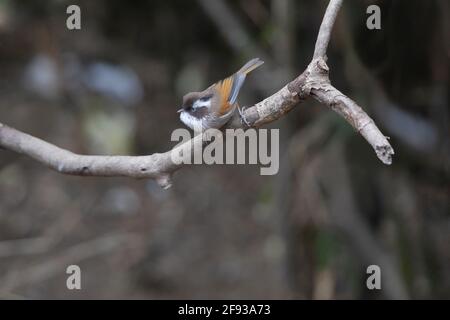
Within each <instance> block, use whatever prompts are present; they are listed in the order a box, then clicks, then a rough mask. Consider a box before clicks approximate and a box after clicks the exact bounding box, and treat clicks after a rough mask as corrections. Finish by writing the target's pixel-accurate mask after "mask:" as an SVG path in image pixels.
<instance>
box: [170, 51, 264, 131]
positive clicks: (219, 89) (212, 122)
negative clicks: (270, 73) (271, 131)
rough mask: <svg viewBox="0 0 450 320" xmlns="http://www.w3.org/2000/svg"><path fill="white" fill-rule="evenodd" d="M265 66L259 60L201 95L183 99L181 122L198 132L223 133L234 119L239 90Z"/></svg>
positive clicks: (248, 64)
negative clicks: (248, 75)
mask: <svg viewBox="0 0 450 320" xmlns="http://www.w3.org/2000/svg"><path fill="white" fill-rule="evenodd" d="M263 63H264V61H262V60H261V59H259V58H255V59H252V60H250V61H249V62H247V63H246V64H245V65H244V66H243V67H242V68H241V69H239V71H238V72H236V73H235V74H233V75H232V76H230V77H228V78H226V79H224V80H221V81H219V82H217V83H215V84H213V85H212V86H210V87H209V88H208V89H206V90H204V91H201V92H190V93H188V94H186V95H185V96H184V97H183V105H182V108H181V109H180V110H178V112H179V113H180V120H181V121H182V122H183V123H184V124H185V125H187V126H188V127H189V128H191V129H193V130H194V131H202V130H207V129H210V128H215V129H219V128H221V127H222V126H223V125H225V124H226V123H227V122H228V120H230V118H231V117H232V116H233V114H234V111H235V110H236V108H237V109H238V110H239V113H240V114H241V118H242V119H243V120H244V121H245V119H244V118H243V117H242V113H241V111H240V109H239V106H238V104H237V102H236V100H237V96H238V94H239V90H241V88H242V85H243V84H244V81H245V77H246V76H247V74H248V73H249V72H251V71H253V70H255V69H256V68H258V67H259V66H261V65H262V64H263Z"/></svg>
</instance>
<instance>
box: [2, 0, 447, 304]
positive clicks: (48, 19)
mask: <svg viewBox="0 0 450 320" xmlns="http://www.w3.org/2000/svg"><path fill="white" fill-rule="evenodd" d="M71 4H78V5H79V6H80V8H81V30H68V29H67V28H66V19H67V18H68V16H69V15H68V14H67V13H66V8H67V7H68V6H69V5H71ZM370 4H377V5H379V6H380V8H381V26H382V29H381V30H368V29H367V28H366V19H367V17H368V15H367V14H366V8H367V6H368V5H370ZM326 5H327V1H306V0H303V1H294V0H245V1H225V0H214V1H210V0H197V1H182V0H176V1H175V0H174V1H144V0H139V1H133V2H132V3H131V2H126V1H118V0H113V1H106V0H99V1H95V2H94V1H87V0H85V1H63V0H61V1H57V0H52V1H12V0H0V70H1V77H0V121H1V122H2V123H5V124H7V125H10V126H12V127H15V128H17V129H19V130H22V131H24V132H27V133H30V134H32V135H34V136H37V137H40V138H42V139H45V140H47V141H49V142H51V143H54V144H56V145H58V146H60V147H63V148H66V149H69V150H71V151H74V152H77V153H85V154H129V155H143V154H151V153H154V152H163V151H167V150H169V149H170V148H171V147H172V146H173V145H174V143H173V142H170V134H171V132H172V131H173V130H174V129H176V128H180V127H183V126H182V124H181V123H180V121H179V119H178V114H177V113H176V112H175V111H176V110H177V109H178V108H179V106H180V103H181V98H182V96H183V94H184V93H186V92H189V91H197V90H201V89H203V88H205V87H207V86H208V85H209V84H211V83H213V82H214V81H216V80H219V79H222V78H224V77H225V76H227V75H229V74H231V73H233V72H235V71H236V70H237V69H238V68H239V67H240V66H241V65H242V64H243V63H245V62H246V61H247V60H248V59H249V58H252V57H260V58H262V59H263V60H265V62H266V63H265V64H264V66H263V67H262V68H260V69H258V70H257V71H255V72H254V73H252V74H251V76H250V77H249V78H248V80H247V82H246V84H245V86H244V90H242V92H241V95H240V103H241V105H250V104H253V103H255V102H258V101H260V100H261V99H263V98H264V97H266V96H268V95H270V94H271V93H274V92H275V91H277V90H278V89H280V88H281V87H282V86H283V85H285V84H286V83H287V82H288V81H290V80H292V79H293V78H294V77H296V76H297V75H298V74H300V73H301V72H302V71H303V70H304V69H305V68H306V66H307V64H308V63H309V61H310V59H311V56H312V53H313V48H314V44H315V40H316V36H317V32H318V29H319V26H320V23H321V20H322V17H323V14H324V12H325V8H326ZM449 15H450V3H449V2H448V1H446V0H430V1H423V0H413V1H411V0H408V1H407V0H395V1H376V0H373V1H346V2H345V3H344V7H343V9H342V10H341V12H340V13H339V17H338V21H337V23H336V25H335V28H334V30H333V34H332V40H331V44H330V48H329V50H328V57H329V60H328V64H329V66H330V68H331V75H330V76H331V79H332V82H333V84H334V85H335V86H336V87H337V88H339V89H340V90H341V91H343V92H344V93H346V94H348V95H349V96H350V97H352V98H353V99H354V100H356V101H357V102H358V103H359V104H360V105H361V106H362V107H363V108H364V110H365V111H366V112H367V113H368V114H369V115H370V116H371V117H372V118H373V119H374V120H375V122H376V123H377V125H378V126H379V127H380V129H381V130H382V131H383V133H384V134H386V135H388V136H390V137H391V140H390V141H391V143H392V145H393V147H394V149H395V153H396V154H395V157H394V161H393V164H392V165H391V166H385V165H383V164H382V163H381V162H380V161H379V160H378V159H377V157H376V155H375V153H374V152H373V150H372V149H371V147H370V146H369V145H368V144H367V143H366V142H365V140H364V139H363V138H362V137H361V136H359V135H358V134H357V133H355V132H354V131H353V129H352V128H351V127H350V126H349V124H347V123H346V122H345V120H344V119H342V118H340V117H339V116H337V115H336V114H335V113H334V112H332V111H330V110H328V109H327V108H326V107H324V106H321V105H319V104H318V103H317V102H315V101H312V100H308V101H307V102H305V103H302V104H301V105H299V106H298V107H297V108H295V109H294V110H293V111H292V112H291V113H290V114H289V115H287V116H286V117H284V118H283V119H281V120H280V121H276V122H275V123H272V125H271V126H270V128H279V129H280V137H281V138H280V157H281V158H280V162H281V164H280V172H279V173H278V175H275V176H260V175H259V166H254V165H253V166H243V165H240V166H239V165H236V166H230V165H226V166H225V165H222V166H220V165H216V166H191V167H187V168H183V169H182V170H180V171H179V172H177V173H176V174H175V176H174V183H173V187H172V188H171V189H169V190H162V189H160V188H159V186H157V185H156V183H155V182H153V181H146V180H133V179H129V178H96V177H73V176H64V175H60V174H58V173H55V172H53V171H51V170H49V169H47V168H46V167H44V166H42V165H41V164H39V163H36V162H35V161H32V160H30V159H28V158H26V157H23V156H19V155H17V154H15V153H12V152H9V151H6V150H1V151H0V298H2V299H11V298H12V299H16V298H17V299H21V298H38V299H47V298H64V299H79V298H88V299H89V298H96V299H105V298H125V299H128V298H145V299H164V298H235V299H240V298H254V299H264V298H276V299H283V298H286V299H292V298H296V299H361V298H367V299H393V298H413V299H415V298H425V299H430V298H447V299H448V298H450V210H449V208H450V206H449V193H450V190H449V175H450V173H449V163H450V161H449V159H450V153H449V151H450V150H449V149H450V147H449V121H448V120H449V92H448V88H449V72H448V71H449V56H450V34H449V33H450V25H449V24H450V19H449ZM71 264H76V265H79V266H80V268H81V271H82V279H81V283H82V290H73V291H70V290H68V289H67V288H66V279H67V276H68V275H67V274H66V273H65V271H66V267H67V266H69V265H71ZM371 264H376V265H379V266H380V267H381V279H382V289H381V290H373V291H370V290H368V289H367V288H366V279H367V277H368V275H367V274H366V268H367V267H368V266H369V265H371Z"/></svg>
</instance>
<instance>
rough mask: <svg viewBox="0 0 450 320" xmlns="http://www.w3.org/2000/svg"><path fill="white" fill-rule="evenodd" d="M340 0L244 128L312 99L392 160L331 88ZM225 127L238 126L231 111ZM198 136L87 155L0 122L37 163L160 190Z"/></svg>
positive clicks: (371, 127) (363, 117)
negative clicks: (307, 58) (150, 150)
mask: <svg viewBox="0 0 450 320" xmlns="http://www.w3.org/2000/svg"><path fill="white" fill-rule="evenodd" d="M341 5H342V0H330V2H329V5H328V7H327V10H326V12H325V15H324V18H323V21H322V24H321V27H320V30H319V35H318V37H317V41H316V45H315V50H314V55H313V59H312V61H311V63H310V64H309V65H308V67H307V69H306V70H305V71H304V72H303V73H302V74H301V75H299V76H298V77H297V78H296V79H294V80H293V81H291V82H290V83H289V84H287V85H286V86H284V87H283V88H282V89H280V90H279V91H278V92H276V93H274V94H273V95H271V96H270V97H268V98H266V99H264V100H263V101H261V102H259V103H257V104H255V105H253V106H251V107H249V108H247V109H245V110H244V112H243V114H244V117H245V118H246V120H247V122H248V127H255V128H257V127H260V126H262V125H264V124H267V123H270V122H273V121H275V120H277V119H279V118H280V117H282V116H283V115H285V114H286V113H288V112H289V111H290V110H292V109H293V108H294V107H295V106H296V105H298V104H299V102H301V101H303V100H305V99H306V98H308V97H312V98H314V99H316V100H317V101H319V102H320V103H322V104H325V105H327V106H328V107H329V108H331V109H332V110H333V111H335V112H337V113H338V114H339V115H341V116H342V117H344V119H345V120H347V122H349V123H350V124H351V125H352V126H353V127H354V128H355V129H356V130H357V131H358V132H359V133H360V134H361V135H362V136H363V137H364V138H365V139H366V140H367V142H368V143H369V144H370V145H371V146H372V148H373V149H374V150H375V152H376V154H377V156H378V158H379V159H380V160H381V161H382V162H383V163H385V164H391V162H392V155H393V154H394V150H393V149H392V147H391V145H390V144H389V142H388V141H387V139H386V137H385V136H384V135H383V134H382V133H381V132H380V130H379V129H378V128H377V126H376V125H375V123H374V121H373V120H372V119H371V118H370V117H369V116H368V115H367V114H366V113H365V112H364V111H363V110H362V108H361V107H359V106H358V105H357V104H356V103H355V102H354V101H353V100H352V99H350V98H349V97H347V96H346V95H344V94H343V93H341V92H340V91H339V90H337V89H336V88H334V87H333V86H332V85H331V83H330V79H329V68H328V66H327V64H326V51H327V47H328V43H329V41H330V37H331V31H332V29H333V25H334V22H335V20H336V16H337V14H338V12H339V9H340V7H341ZM228 127H233V128H236V127H242V122H241V120H240V118H239V115H237V114H236V115H235V117H234V119H233V120H232V121H230V123H229V125H228ZM202 142H203V141H202V136H201V135H199V136H196V137H195V138H193V139H192V140H191V141H189V142H187V143H185V144H183V145H181V146H178V147H176V148H174V149H172V150H170V151H168V152H165V153H155V154H152V155H148V156H90V155H80V154H75V153H72V152H70V151H67V150H64V149H61V148H59V147H57V146H55V145H52V144H50V143H48V142H45V141H43V140H40V139H38V138H35V137H33V136H31V135H28V134H26V133H23V132H20V131H18V130H15V129H13V128H10V127H8V126H6V125H4V124H2V123H0V146H1V147H3V148H5V149H9V150H12V151H15V152H18V153H21V154H24V155H27V156H29V157H31V158H33V159H35V160H37V161H38V162H41V163H43V164H45V165H47V166H48V167H50V168H51V169H54V170H56V171H58V172H61V173H65V174H71V175H82V176H127V177H133V178H151V179H155V180H156V181H157V182H158V184H160V185H161V186H162V187H163V188H168V187H170V186H171V176H172V174H173V173H174V172H175V171H176V170H178V169H179V168H181V167H182V166H183V164H175V163H174V162H172V158H171V153H172V152H180V151H181V150H182V149H183V150H184V152H193V150H195V149H196V146H198V144H201V143H202Z"/></svg>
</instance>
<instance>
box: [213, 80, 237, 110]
mask: <svg viewBox="0 0 450 320" xmlns="http://www.w3.org/2000/svg"><path fill="white" fill-rule="evenodd" d="M233 80H234V79H233V76H231V77H228V78H226V79H224V80H222V81H220V82H219V83H217V84H216V89H217V91H219V93H220V108H219V114H221V115H222V114H225V113H227V112H228V111H229V110H230V108H232V107H233V106H232V105H231V104H230V103H229V102H228V99H229V97H230V94H231V89H232V88H233Z"/></svg>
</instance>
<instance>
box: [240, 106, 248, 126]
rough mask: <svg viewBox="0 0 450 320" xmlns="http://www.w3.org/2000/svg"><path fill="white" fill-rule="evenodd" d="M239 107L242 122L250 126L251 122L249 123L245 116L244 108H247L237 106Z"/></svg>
mask: <svg viewBox="0 0 450 320" xmlns="http://www.w3.org/2000/svg"><path fill="white" fill-rule="evenodd" d="M237 109H238V112H239V116H240V117H241V123H242V124H245V125H246V126H247V128H250V123H248V121H247V119H245V116H244V110H245V109H244V107H242V108H240V107H237Z"/></svg>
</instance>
